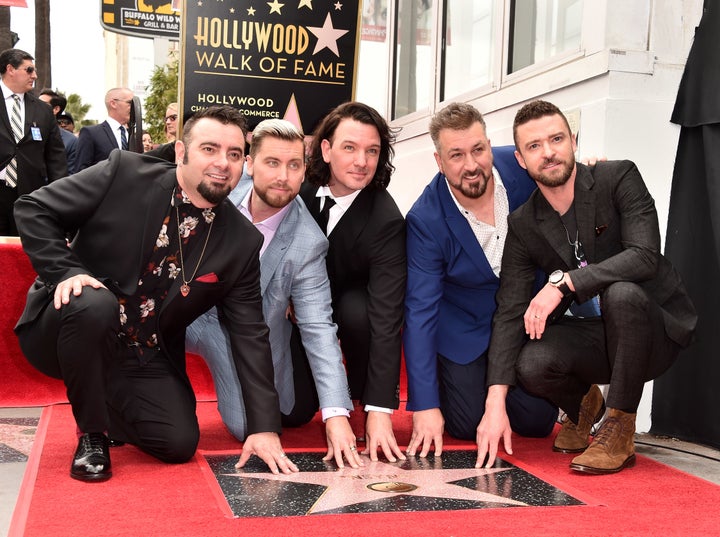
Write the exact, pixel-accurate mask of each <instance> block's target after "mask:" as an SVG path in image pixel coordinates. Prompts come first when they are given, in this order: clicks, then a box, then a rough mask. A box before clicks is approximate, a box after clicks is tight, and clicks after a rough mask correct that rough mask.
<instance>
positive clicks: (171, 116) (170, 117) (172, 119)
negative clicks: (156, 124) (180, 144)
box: [165, 114, 177, 121]
mask: <svg viewBox="0 0 720 537" xmlns="http://www.w3.org/2000/svg"><path fill="white" fill-rule="evenodd" d="M176 120H177V114H172V115H169V116H166V117H165V121H176Z"/></svg>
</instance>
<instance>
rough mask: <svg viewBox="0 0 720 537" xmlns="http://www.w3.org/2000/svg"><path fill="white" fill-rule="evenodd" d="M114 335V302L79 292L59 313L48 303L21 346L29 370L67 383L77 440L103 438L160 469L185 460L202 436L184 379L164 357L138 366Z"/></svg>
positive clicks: (21, 335) (98, 293) (24, 331)
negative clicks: (120, 443)
mask: <svg viewBox="0 0 720 537" xmlns="http://www.w3.org/2000/svg"><path fill="white" fill-rule="evenodd" d="M119 328H120V321H119V306H118V301H117V298H116V297H115V295H114V294H112V293H111V292H110V291H108V290H106V289H93V288H92V287H84V288H83V291H82V294H81V295H80V296H71V298H70V302H69V304H67V305H64V306H62V307H61V308H60V309H59V310H56V309H55V308H54V306H53V305H52V303H50V304H49V305H48V307H47V308H46V309H45V310H44V312H43V313H42V314H41V315H40V316H39V317H38V319H37V320H36V321H35V322H34V323H32V324H29V325H25V326H23V327H21V329H20V330H19V331H18V339H19V341H20V347H21V348H22V350H23V353H25V356H27V358H28V361H29V362H30V363H31V364H32V365H33V366H34V367H36V368H37V369H38V370H40V371H41V372H43V373H44V374H46V375H48V376H51V377H55V378H60V379H62V380H63V381H64V383H65V386H66V388H67V396H68V400H69V401H70V405H71V406H72V411H73V415H74V416H75V420H76V422H77V425H78V427H79V429H80V430H81V431H82V432H84V433H97V432H106V431H107V432H108V434H109V435H110V437H111V438H113V439H115V440H121V441H124V442H129V443H131V444H134V445H136V446H138V447H139V448H140V449H142V450H143V451H145V452H147V453H149V454H150V455H152V456H154V457H156V458H158V459H160V460H162V461H165V462H185V461H187V460H189V459H190V458H191V457H192V456H193V454H194V453H195V449H196V448H197V444H198V441H199V438H200V429H199V426H198V422H197V416H196V414H195V409H196V402H195V394H194V393H193V390H192V387H191V385H190V383H189V381H188V379H187V376H186V375H184V373H181V372H179V371H177V369H176V368H175V367H174V366H173V364H171V363H170V361H169V359H168V358H167V357H166V356H165V355H164V354H163V353H162V352H157V353H154V356H153V357H152V358H151V359H150V361H149V362H148V363H147V364H145V365H141V364H140V362H139V360H138V358H137V356H136V354H135V351H134V350H133V349H132V348H129V347H128V346H127V345H125V344H124V343H123V342H122V341H120V339H119V338H118V337H117V333H118V331H119Z"/></svg>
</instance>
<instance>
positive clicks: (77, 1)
mask: <svg viewBox="0 0 720 537" xmlns="http://www.w3.org/2000/svg"><path fill="white" fill-rule="evenodd" d="M27 4H28V7H27V8H17V7H12V8H10V29H11V30H12V31H14V32H16V33H17V34H18V35H19V36H20V41H18V42H17V44H16V45H15V47H16V48H19V49H22V50H24V51H26V52H29V53H30V54H32V55H33V56H34V55H35V7H34V4H35V2H34V1H33V0H27ZM100 6H101V0H50V40H51V44H52V85H53V88H54V89H58V90H60V91H61V92H62V93H64V94H65V95H69V94H71V93H77V94H78V95H80V97H81V98H82V101H83V103H85V104H90V105H91V108H90V110H89V112H88V114H87V116H86V119H96V120H99V121H102V120H104V119H105V117H106V111H105V105H104V103H103V100H104V96H105V92H106V91H107V90H108V89H110V88H106V87H105V65H104V64H105V45H104V38H103V28H102V26H101V25H100ZM130 41H133V42H147V43H149V44H150V45H149V46H150V48H152V40H150V39H141V38H130ZM143 60H145V62H147V61H149V60H148V59H146V58H143ZM131 61H132V58H131ZM147 69H149V70H150V71H151V70H152V64H151V62H150V65H148V66H147V68H146V70H147ZM145 78H147V77H145Z"/></svg>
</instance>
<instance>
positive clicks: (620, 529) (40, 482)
mask: <svg viewBox="0 0 720 537" xmlns="http://www.w3.org/2000/svg"><path fill="white" fill-rule="evenodd" d="M198 412H199V417H200V423H201V430H202V438H201V445H200V449H201V450H206V451H225V450H237V449H238V447H239V444H238V443H237V442H235V441H234V440H233V439H232V437H230V435H229V434H228V433H226V432H225V430H224V428H223V426H222V423H221V422H220V418H219V416H218V414H217V411H216V409H215V405H214V404H212V403H203V404H200V405H199V408H198ZM394 421H395V422H396V433H397V435H398V437H399V439H400V440H401V441H402V442H405V441H406V439H407V438H408V434H409V429H410V417H409V415H408V414H407V413H405V412H397V413H396V414H395V418H394ZM45 429H46V433H45ZM74 430H75V426H74V422H73V419H72V416H71V413H70V410H69V407H68V406H67V405H61V406H55V407H50V408H47V409H46V410H45V413H44V414H43V418H42V420H41V426H40V428H39V433H38V438H37V440H36V445H35V448H36V449H35V451H34V453H33V455H32V456H31V461H30V463H29V465H28V471H27V474H26V478H25V483H24V485H23V494H22V495H21V498H20V500H19V503H18V507H17V509H16V512H15V518H14V519H13V523H12V526H11V530H10V534H9V535H10V536H11V537H19V536H21V535H23V536H25V537H35V536H38V537H40V536H42V537H53V536H66V535H103V536H127V535H141V536H155V535H157V536H166V535H168V536H173V537H181V536H213V537H222V536H237V535H257V536H260V535H292V536H293V537H303V536H313V537H316V536H318V535H342V536H343V537H351V536H355V535H357V536H363V537H367V536H368V535H384V536H387V535H408V534H414V535H433V536H434V535H453V536H462V535H473V536H477V535H482V536H486V535H521V534H522V535H532V536H536V535H553V536H556V535H562V536H576V535H577V536H580V535H583V536H585V535H612V536H616V535H628V536H644V535H648V536H649V535H653V536H655V535H683V536H685V535H693V536H697V535H718V531H719V530H718V528H720V515H718V507H717V506H718V505H720V487H717V486H715V485H713V484H711V483H709V482H706V481H704V480H702V479H698V478H695V477H693V476H690V475H687V474H684V473H682V472H679V471H677V470H674V469H672V468H669V467H666V466H664V465H661V464H659V463H656V462H654V461H652V460H649V459H647V458H644V457H639V459H638V463H637V465H636V466H635V468H633V469H631V470H627V471H624V472H621V473H620V474H616V475H612V476H602V477H596V476H583V475H576V474H573V473H571V472H570V471H569V470H568V468H567V464H568V462H569V460H570V458H571V456H570V455H559V454H555V453H553V452H552V451H551V450H550V445H551V444H550V439H544V440H528V439H523V438H519V437H518V438H515V439H514V447H515V453H516V456H515V457H507V456H505V457H503V458H505V459H506V460H508V461H509V462H512V463H514V464H515V465H517V466H520V467H522V468H523V469H525V470H526V471H529V472H530V473H532V474H534V475H536V476H538V477H540V478H542V479H544V480H546V481H548V482H550V483H552V484H553V485H555V486H556V487H558V488H560V489H562V490H564V491H565V492H567V493H569V494H572V495H573V496H575V497H577V498H580V499H582V500H583V501H584V502H585V503H586V504H587V505H583V506H572V507H515V508H506V509H485V510H473V511H445V512H433V513H421V512H414V513H373V514H360V515H358V514H346V515H319V516H305V517H292V518H238V519H233V518H228V517H226V516H225V515H224V513H225V512H226V510H225V509H224V508H223V506H221V505H220V503H219V502H218V501H217V499H216V497H215V493H216V489H217V487H213V486H212V484H211V482H210V480H209V479H208V477H207V476H206V474H205V472H204V471H203V465H201V464H199V463H198V462H197V461H192V462H190V463H187V464H183V465H177V466H168V465H164V464H162V463H158V462H156V461H155V460H153V459H151V458H150V457H148V456H146V455H144V454H142V453H140V452H139V451H137V450H136V449H135V448H133V447H130V446H125V447H122V448H115V449H113V452H112V453H113V465H114V477H113V478H112V479H111V480H110V481H108V482H107V483H99V484H84V483H80V482H77V481H74V480H72V479H70V477H69V476H68V468H69V463H70V457H71V455H72V451H73V449H74V447H75V442H76V439H75V435H74ZM43 435H44V438H43ZM283 442H284V445H285V447H286V448H287V449H288V450H289V451H292V450H293V449H295V450H298V449H304V450H308V449H313V448H322V447H324V437H323V431H322V427H321V424H320V423H318V421H317V420H316V421H314V422H313V423H311V424H309V425H308V426H306V427H303V428H301V429H295V430H288V431H287V432H286V433H285V434H284V435H283ZM453 443H454V444H456V445H460V444H462V443H458V442H453ZM464 445H465V446H467V445H469V444H464Z"/></svg>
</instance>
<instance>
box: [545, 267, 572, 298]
mask: <svg viewBox="0 0 720 537" xmlns="http://www.w3.org/2000/svg"><path fill="white" fill-rule="evenodd" d="M564 279H565V273H564V272H563V271H562V270H554V271H553V272H552V273H551V274H550V277H549V278H548V283H549V284H550V285H552V286H553V287H555V289H557V290H558V291H560V292H561V293H562V296H563V298H565V297H566V296H568V295H570V294H572V291H571V290H570V287H568V284H566V283H565V282H564V281H563V280H564Z"/></svg>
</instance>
